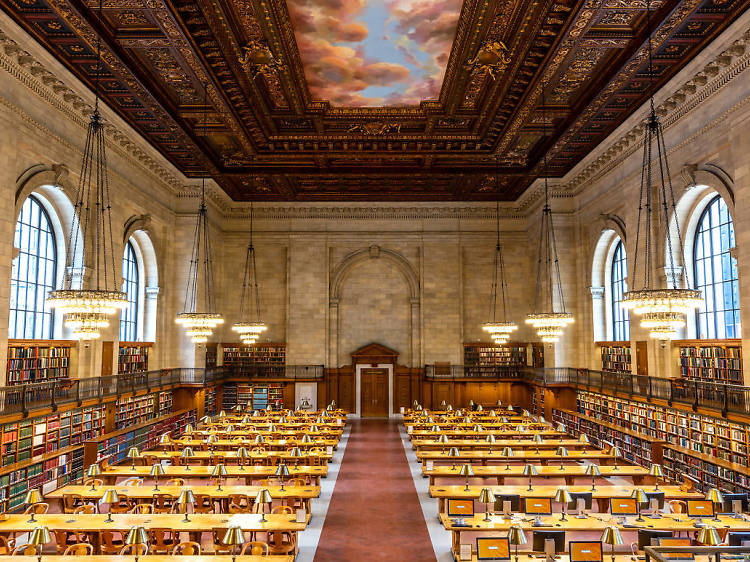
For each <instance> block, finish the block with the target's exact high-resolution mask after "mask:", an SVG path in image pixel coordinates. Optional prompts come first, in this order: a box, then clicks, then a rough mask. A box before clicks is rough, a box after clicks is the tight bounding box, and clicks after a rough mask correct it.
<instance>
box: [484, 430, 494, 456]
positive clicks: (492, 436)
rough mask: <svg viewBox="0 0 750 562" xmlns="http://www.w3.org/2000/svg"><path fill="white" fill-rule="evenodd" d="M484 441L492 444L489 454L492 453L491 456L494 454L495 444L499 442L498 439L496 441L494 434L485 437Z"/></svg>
mask: <svg viewBox="0 0 750 562" xmlns="http://www.w3.org/2000/svg"><path fill="white" fill-rule="evenodd" d="M484 440H485V441H486V442H487V443H489V444H490V449H489V453H490V455H491V454H492V445H494V444H495V441H497V439H495V436H494V435H493V434H492V433H490V434H489V435H488V436H487V437H485V438H484Z"/></svg>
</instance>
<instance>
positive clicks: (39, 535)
mask: <svg viewBox="0 0 750 562" xmlns="http://www.w3.org/2000/svg"><path fill="white" fill-rule="evenodd" d="M49 542H52V535H51V534H50V532H49V529H48V528H47V527H34V530H33V531H31V536H30V537H29V544H31V545H33V546H34V550H36V556H37V560H38V561H39V562H41V560H42V549H43V548H44V545H45V544H47V543H49Z"/></svg>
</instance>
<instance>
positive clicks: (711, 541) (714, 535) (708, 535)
mask: <svg viewBox="0 0 750 562" xmlns="http://www.w3.org/2000/svg"><path fill="white" fill-rule="evenodd" d="M697 540H698V542H699V543H702V544H704V545H706V546H717V545H719V544H721V537H720V536H719V531H717V530H716V528H715V527H703V528H701V530H700V531H698V539H697Z"/></svg>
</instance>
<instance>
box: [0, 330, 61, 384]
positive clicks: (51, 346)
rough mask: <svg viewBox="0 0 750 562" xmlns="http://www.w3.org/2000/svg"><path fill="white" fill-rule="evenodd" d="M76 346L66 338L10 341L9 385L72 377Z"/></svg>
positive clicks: (7, 381) (7, 379)
mask: <svg viewBox="0 0 750 562" xmlns="http://www.w3.org/2000/svg"><path fill="white" fill-rule="evenodd" d="M75 345H76V342H74V341H65V340H8V364H7V371H6V384H7V385H8V386H11V385H17V384H29V383H35V382H46V381H55V380H60V379H69V378H70V370H71V351H72V350H73V349H74V348H75Z"/></svg>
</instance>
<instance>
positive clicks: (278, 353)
mask: <svg viewBox="0 0 750 562" xmlns="http://www.w3.org/2000/svg"><path fill="white" fill-rule="evenodd" d="M222 349H223V358H224V365H225V366H229V367H263V369H264V373H265V375H266V376H279V377H283V376H284V366H285V365H286V345H285V344H283V343H257V344H253V345H237V344H222Z"/></svg>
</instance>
